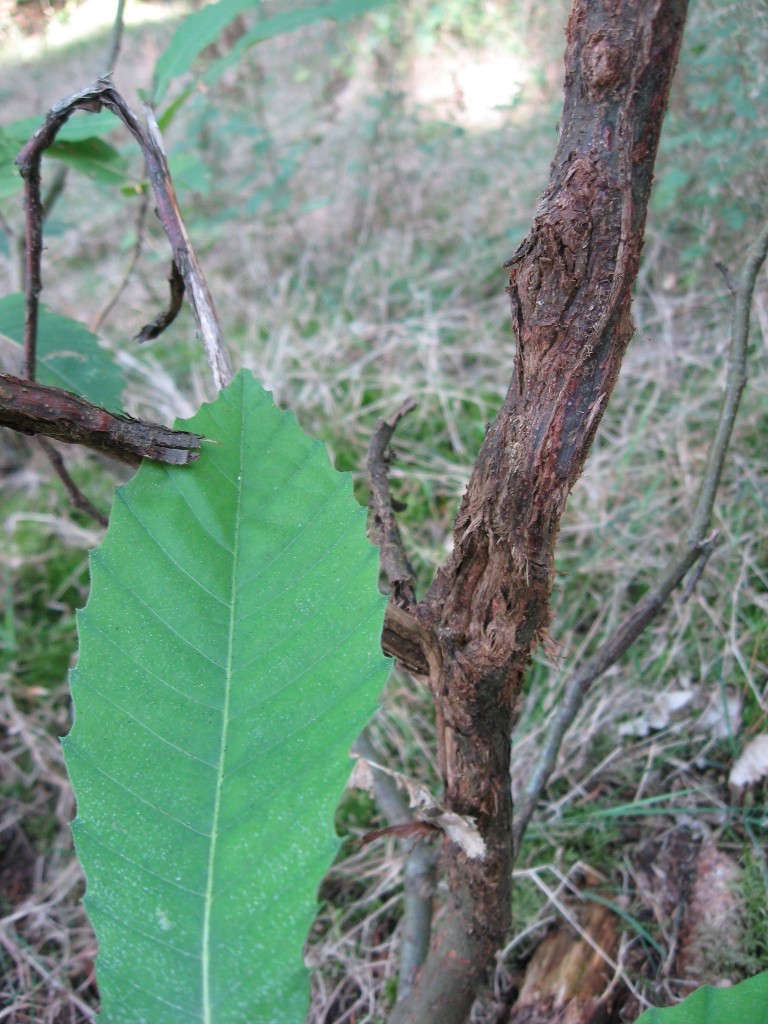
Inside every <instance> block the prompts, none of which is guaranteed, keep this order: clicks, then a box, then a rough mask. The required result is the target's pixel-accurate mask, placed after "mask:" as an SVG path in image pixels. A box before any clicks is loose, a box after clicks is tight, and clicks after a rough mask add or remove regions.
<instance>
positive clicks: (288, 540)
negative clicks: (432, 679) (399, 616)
mask: <svg viewBox="0 0 768 1024" xmlns="http://www.w3.org/2000/svg"><path fill="white" fill-rule="evenodd" d="M185 426H187V427H188V428H189V429H192V430H195V431H198V432H200V433H203V434H205V435H206V437H208V438H211V439H212V440H213V441H215V442H216V443H215V444H211V445H210V446H209V447H208V449H207V451H206V453H205V454H204V455H203V457H202V458H201V459H200V461H199V462H197V463H195V464H194V465H193V466H190V467H187V468H185V469H184V470H183V471H182V472H173V471H172V472H167V471H166V470H165V469H163V468H160V467H159V466H156V465H148V464H146V463H145V464H144V465H143V466H142V467H141V469H140V470H139V472H138V474H137V475H136V477H135V478H134V479H133V480H132V481H131V482H130V483H129V484H128V485H127V486H125V487H123V488H121V489H120V490H119V491H118V493H117V496H116V498H115V503H114V508H113V512H112V518H111V522H110V526H109V530H108V532H107V535H106V538H105V540H104V542H103V544H102V545H101V547H100V548H99V549H98V550H97V551H95V552H94V553H93V555H92V557H91V579H92V595H91V598H90V600H89V602H88V604H87V606H86V608H85V610H84V611H82V612H81V613H79V615H78V620H79V635H80V654H79V658H78V664H77V669H76V670H75V671H74V672H73V674H72V695H73V700H74V706H75V724H74V727H73V729H72V733H71V735H70V737H69V738H68V739H67V740H66V741H65V746H66V759H67V766H68V768H69V771H70V775H71V778H72V782H73V785H74V789H75V794H76V796H77V807H78V817H77V820H76V822H75V823H74V826H73V827H74V830H75V834H76V841H77V850H78V853H79V855H80V858H81V861H82V863H83V867H84V869H85V874H86V878H87V894H86V904H87V908H88V912H89V914H90V916H91V920H92V922H93V924H94V927H95V930H96V934H97V936H98V938H99V949H100V951H99V956H98V961H97V972H98V980H99V991H100V993H101V996H102V999H103V1016H104V1020H105V1022H107V1024H139V1022H152V1024H159V1022H162V1024H190V1021H202V1022H204V1024H243V1022H245V1021H247V1022H248V1024H271V1022H275V1024H277V1022H279V1024H300V1022H303V1021H304V1017H305V1014H306V1010H307V1004H308V998H309V989H308V978H307V972H306V970H305V968H304V966H303V964H302V946H303V943H304V940H305V937H306V934H307V932H308V929H309V927H310V923H311V920H312V917H313V913H314V909H315V902H316V894H317V887H318V885H319V883H320V880H321V879H322V877H323V874H324V872H325V871H326V870H327V868H328V866H329V865H330V863H331V861H332V859H333V857H334V855H335V853H336V851H337V849H338V845H339V843H338V840H337V839H336V837H335V835H334V833H333V825H332V821H333V811H334V808H335V806H336V803H337V802H338V800H339V798H340V796H341V793H342V790H343V788H344V784H345V781H346V779H347V777H348V775H349V772H350V769H351V762H350V761H349V758H348V751H349V748H350V746H351V744H352V742H353V741H354V739H355V738H356V736H357V734H358V733H359V731H360V730H361V729H362V727H363V726H364V725H365V723H366V721H367V719H368V718H369V716H370V715H371V713H372V712H373V710H374V708H375V705H376V700H377V697H378V694H379V692H380V690H381V688H382V686H383V684H384V682H385V679H386V675H387V667H386V663H385V661H384V659H383V658H382V656H381V651H380V634H381V623H382V617H383V611H384V606H383V598H382V597H381V596H380V595H379V593H378V587H377V576H378V572H377V557H376V552H375V549H373V548H372V547H371V546H370V545H369V544H368V542H367V541H366V539H365V513H364V512H363V510H362V509H360V508H359V507H358V506H357V504H356V503H355V501H354V498H353V496H352V487H351V482H350V478H349V477H348V476H345V475H342V474H339V473H337V472H336V471H335V470H333V469H332V468H331V466H330V465H329V462H328V457H327V454H326V452H325V448H324V446H323V445H322V444H321V443H319V442H312V441H310V439H309V438H307V437H306V435H304V434H303V433H302V431H301V430H300V429H299V427H298V426H297V424H296V420H295V418H294V417H293V415H291V414H289V413H285V412H282V411H281V410H279V409H277V408H276V407H275V406H274V405H273V404H272V399H271V396H270V395H269V394H268V393H267V392H265V391H263V390H262V388H261V387H260V386H259V385H258V384H257V383H256V382H255V381H254V379H253V377H252V376H251V375H250V374H248V373H246V372H243V373H241V374H239V375H238V377H236V378H235V380H234V382H233V383H232V385H231V386H230V387H229V388H227V389H225V390H224V391H223V392H221V394H220V395H219V397H218V399H217V400H216V402H215V403H213V404H212V405H207V406H204V407H203V408H202V409H201V411H200V412H199V413H198V414H197V415H196V416H195V417H194V418H193V419H192V420H190V421H188V422H187V423H186V424H185Z"/></svg>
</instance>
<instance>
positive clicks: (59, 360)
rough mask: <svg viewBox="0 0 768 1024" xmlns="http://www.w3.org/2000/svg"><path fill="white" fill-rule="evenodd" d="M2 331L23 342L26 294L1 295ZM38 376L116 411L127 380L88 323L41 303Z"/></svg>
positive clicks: (12, 339) (7, 336)
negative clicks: (86, 324) (80, 321)
mask: <svg viewBox="0 0 768 1024" xmlns="http://www.w3.org/2000/svg"><path fill="white" fill-rule="evenodd" d="M0 334H1V335H5V337H6V338H9V339H10V340H11V341H12V342H13V343H14V344H15V345H16V346H18V348H19V352H18V355H19V358H21V349H22V347H23V345H24V296H23V295H21V294H19V293H16V294H14V295H6V296H5V298H2V299H0ZM37 360H38V374H37V377H38V380H39V381H40V383H41V384H51V385H53V386H54V387H57V388H66V389H67V391H74V392H75V394H78V395H81V396H82V397H83V398H87V399H88V401H89V402H95V403H96V404H97V405H103V406H104V407H105V408H107V409H112V410H113V411H115V410H117V409H119V408H120V404H121V396H122V393H123V387H124V386H125V385H124V380H123V374H122V371H121V370H120V368H119V366H118V365H117V364H116V363H115V361H114V359H113V358H112V356H111V355H110V354H109V352H107V351H105V350H104V349H103V348H102V347H101V346H100V345H99V339H98V338H97V337H96V335H95V334H91V332H90V331H89V330H88V328H87V327H84V326H83V324H81V323H79V322H78V321H77V320H72V319H71V318H70V317H68V316H61V315H60V314H59V313H52V312H51V311H50V310H49V309H47V308H46V307H45V306H43V305H42V304H41V306H40V320H39V325H38V338H37Z"/></svg>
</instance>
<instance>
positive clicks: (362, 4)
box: [204, 0, 391, 85]
mask: <svg viewBox="0 0 768 1024" xmlns="http://www.w3.org/2000/svg"><path fill="white" fill-rule="evenodd" d="M390 2H391V0H332V2H331V3H326V4H321V5H319V6H317V7H299V8H298V9H297V10H294V11H284V12H283V13H282V14H275V15H274V16H273V17H271V18H265V19H264V21H260V22H259V23H258V24H256V25H254V26H253V28H252V29H250V31H248V32H246V33H245V35H243V36H241V37H240V39H238V40H237V42H236V43H235V44H234V45H233V46H231V47H230V49H229V52H228V53H227V54H225V55H224V56H223V57H221V58H219V60H217V61H214V63H213V64H212V65H211V67H210V68H209V69H208V71H207V72H206V73H205V75H204V81H205V83H206V85H212V84H213V83H214V82H216V81H217V80H218V79H219V78H220V77H221V76H222V75H223V73H224V72H225V71H226V70H227V68H230V67H232V65H234V64H237V62H238V61H239V60H240V58H241V57H242V56H243V54H244V53H245V51H246V50H247V49H249V47H251V46H254V45H255V44H256V43H260V42H261V41H262V40H264V39H271V38H272V37H273V36H279V35H283V34H284V33H286V32H293V31H295V29H297V28H302V27H303V26H304V25H311V24H313V23H314V22H316V21H322V20H323V19H326V20H329V21H340V22H345V21H351V20H352V19H353V18H357V17H359V16H361V15H363V14H367V13H368V11H372V10H374V9H375V8H376V7H381V6H382V5H383V4H385V3H390Z"/></svg>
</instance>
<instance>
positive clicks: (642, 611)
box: [513, 220, 768, 857]
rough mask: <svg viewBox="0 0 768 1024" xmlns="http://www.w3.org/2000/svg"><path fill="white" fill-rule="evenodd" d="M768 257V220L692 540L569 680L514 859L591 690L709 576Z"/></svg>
mask: <svg viewBox="0 0 768 1024" xmlns="http://www.w3.org/2000/svg"><path fill="white" fill-rule="evenodd" d="M767 253H768V220H767V221H766V222H765V224H764V225H763V227H762V229H761V231H760V233H759V235H758V238H757V240H756V241H755V243H754V244H753V246H752V248H751V249H750V251H749V254H748V256H747V259H746V262H745V265H744V270H743V271H742V274H741V279H740V281H739V287H738V291H737V292H736V301H735V305H734V313H733V320H732V325H731V343H730V347H729V351H728V368H727V376H726V385H725V392H724V394H723V401H722V405H721V408H720V417H719V420H718V424H717V428H716V431H715V436H714V438H713V440H712V444H711V446H710V449H709V455H708V457H707V463H706V466H705V468H704V472H703V475H702V483H701V487H700V489H699V495H698V498H697V501H696V507H695V509H694V513H693V516H692V517H691V524H690V526H689V528H688V531H687V533H686V536H685V537H684V539H683V541H682V542H681V544H680V546H679V547H678V550H677V552H676V553H675V555H674V557H673V558H672V561H671V563H670V565H669V567H668V568H667V571H666V573H665V574H664V576H663V578H662V579H661V580H659V582H658V583H657V584H656V586H655V587H654V588H653V589H652V590H651V591H650V592H649V593H648V594H646V595H645V597H644V598H643V599H642V600H641V601H639V602H638V603H637V605H636V606H635V608H633V610H632V611H631V612H630V613H629V615H628V616H627V617H626V618H625V619H624V621H623V622H622V623H621V625H620V626H619V627H618V629H617V630H616V631H615V632H614V633H613V634H612V635H611V636H610V637H609V638H608V639H607V640H606V641H605V643H604V644H603V645H602V646H601V647H600V649H599V650H598V651H597V653H596V654H595V655H594V656H593V657H592V658H590V659H589V661H587V662H586V663H585V664H584V665H582V666H581V668H579V669H578V670H577V671H576V672H574V673H573V675H572V676H571V677H570V678H569V679H568V681H567V682H566V685H565V693H564V694H563V697H562V699H561V700H560V702H559V704H558V706H557V709H556V710H555V712H554V714H553V715H552V718H551V720H550V723H549V729H548V731H547V736H546V739H545V741H544V745H543V747H542V749H541V752H540V754H539V758H538V761H537V762H536V765H535V767H534V769H533V771H532V772H531V774H530V775H529V776H528V779H527V782H526V785H525V789H524V790H523V794H522V796H521V797H520V799H519V800H518V802H517V804H516V806H515V819H514V826H513V843H514V857H517V854H518V853H519V850H520V844H521V842H522V840H523V837H524V835H525V831H526V829H527V827H528V824H529V822H530V820H531V817H532V815H533V812H534V810H535V808H536V805H537V803H538V801H539V799H540V797H541V794H542V792H543V790H544V787H545V786H546V784H547V782H548V780H549V778H550V776H551V775H552V772H553V771H554V768H555V763H556V761H557V755H558V753H559V750H560V746H561V744H562V741H563V737H564V736H565V733H566V732H567V730H568V727H569V726H570V725H571V723H572V722H573V720H574V718H575V716H576V713H577V711H578V709H579V707H580V706H581V703H582V701H583V699H584V696H585V695H586V693H587V691H588V690H589V687H590V686H591V685H592V683H594V682H595V680H596V679H599V678H600V676H601V675H602V674H603V673H604V672H605V671H606V670H607V669H608V668H610V667H611V665H613V664H615V663H616V662H617V661H618V659H619V658H620V657H621V656H622V655H623V654H624V653H625V652H626V651H627V650H628V649H629V647H630V646H631V645H632V644H633V643H634V642H635V641H636V640H637V638H638V637H639V636H640V634H641V633H642V632H643V630H644V629H645V628H646V626H647V625H648V624H649V623H650V622H651V621H652V620H653V619H654V618H655V617H656V616H657V615H658V614H659V612H661V610H662V608H663V607H664V605H665V603H666V601H667V599H668V597H669V596H670V594H671V593H672V591H673V590H674V589H675V588H676V587H678V586H679V585H680V584H681V583H682V581H683V579H684V578H685V576H686V574H687V573H688V572H689V571H690V570H691V569H694V573H695V574H697V575H695V577H694V580H693V583H692V585H691V586H693V585H695V582H696V579H698V575H700V574H701V571H703V568H704V565H705V564H706V561H707V559H708V558H709V556H710V554H711V551H712V547H713V538H708V537H707V533H708V532H709V530H710V527H711V523H712V509H713V507H714V503H715V496H716V494H717V489H718V486H719V484H720V478H721V476H722V471H723V465H724V462H725V457H726V454H727V452H728V446H729V444H730V440H731V434H732V432H733V425H734V423H735V420H736V414H737V412H738V408H739V402H740V400H741V393H742V391H743V390H744V386H745V384H746V380H747V376H746V360H747V347H748V343H749V318H750V310H751V307H752V297H753V295H754V291H755V282H756V280H757V275H758V272H759V270H760V267H761V266H762V265H763V262H764V261H765V258H766V254H767Z"/></svg>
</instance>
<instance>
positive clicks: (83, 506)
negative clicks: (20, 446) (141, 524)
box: [36, 437, 109, 527]
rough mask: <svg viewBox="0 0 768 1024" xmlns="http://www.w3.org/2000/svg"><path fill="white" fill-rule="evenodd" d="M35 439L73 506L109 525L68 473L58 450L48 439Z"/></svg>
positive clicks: (105, 525) (100, 522) (103, 524)
mask: <svg viewBox="0 0 768 1024" xmlns="http://www.w3.org/2000/svg"><path fill="white" fill-rule="evenodd" d="M36 440H37V443H38V444H39V446H40V447H41V448H42V449H43V451H44V452H45V454H46V456H47V457H48V461H49V462H50V464H51V465H52V466H53V468H54V470H55V472H56V475H57V476H58V478H59V479H60V480H61V482H62V483H63V484H64V486H65V487H66V489H67V493H68V494H69V496H70V498H71V499H72V504H73V505H74V506H75V508H79V509H80V511H81V512H85V514H86V515H87V516H90V517H91V519H95V520H96V522H97V523H99V524H100V525H101V526H104V527H107V526H108V525H109V520H108V519H107V517H106V516H105V515H104V514H103V513H102V512H99V510H98V509H97V508H96V506H95V505H93V504H92V503H91V502H90V501H89V499H88V498H87V497H86V496H85V495H84V494H83V492H82V491H81V490H80V488H79V487H78V486H77V484H76V483H75V481H74V480H73V479H72V477H71V476H70V475H69V470H68V469H67V467H66V466H65V465H64V459H62V457H61V454H60V452H57V451H56V449H55V448H54V447H53V445H52V444H51V443H50V441H46V440H45V439H44V438H42V437H38V438H36Z"/></svg>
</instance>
